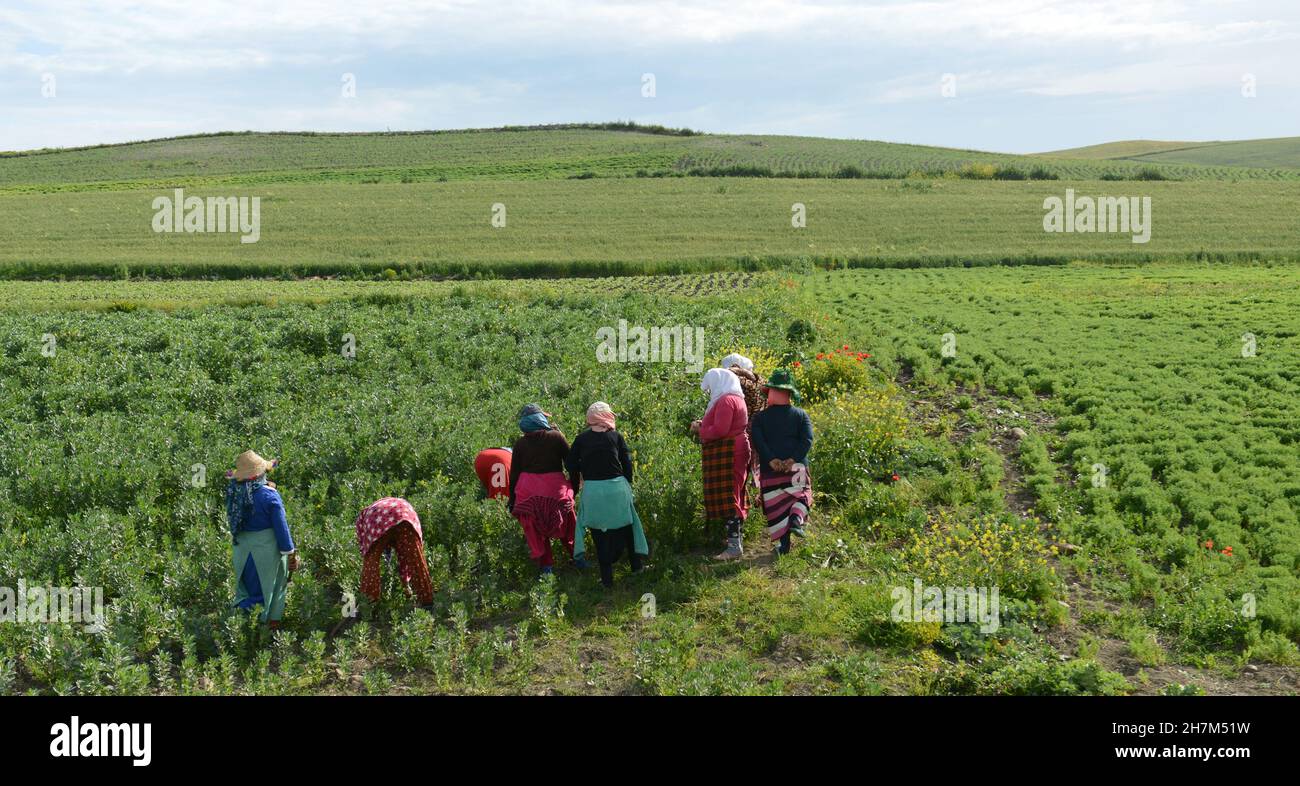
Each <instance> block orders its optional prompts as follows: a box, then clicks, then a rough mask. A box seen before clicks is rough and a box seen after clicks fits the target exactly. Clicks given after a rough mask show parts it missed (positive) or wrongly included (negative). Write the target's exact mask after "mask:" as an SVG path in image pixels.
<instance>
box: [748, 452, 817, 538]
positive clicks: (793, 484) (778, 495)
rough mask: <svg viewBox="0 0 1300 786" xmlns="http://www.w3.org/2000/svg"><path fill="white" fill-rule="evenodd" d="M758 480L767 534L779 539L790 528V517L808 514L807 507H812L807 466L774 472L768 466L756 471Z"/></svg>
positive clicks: (802, 516)
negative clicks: (792, 470) (790, 470)
mask: <svg viewBox="0 0 1300 786" xmlns="http://www.w3.org/2000/svg"><path fill="white" fill-rule="evenodd" d="M758 479H759V488H760V490H761V491H762V494H763V515H764V516H765V517H766V518H767V534H768V537H770V538H771V539H772V540H780V539H781V538H782V537H784V536H785V533H787V532H789V531H790V525H791V523H792V521H791V519H792V518H798V519H806V518H807V517H808V509H809V508H811V507H812V479H811V478H809V477H808V470H807V469H806V468H802V471H801V470H800V469H796V470H795V471H794V472H773V471H771V470H770V469H768V468H767V467H762V468H761V469H760V470H759V476H758Z"/></svg>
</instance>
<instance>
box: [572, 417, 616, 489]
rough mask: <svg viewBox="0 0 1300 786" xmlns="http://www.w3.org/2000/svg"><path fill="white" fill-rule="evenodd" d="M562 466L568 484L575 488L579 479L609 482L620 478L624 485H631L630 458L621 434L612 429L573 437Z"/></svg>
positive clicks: (587, 432) (586, 432) (588, 431)
mask: <svg viewBox="0 0 1300 786" xmlns="http://www.w3.org/2000/svg"><path fill="white" fill-rule="evenodd" d="M564 465H565V466H566V467H568V469H569V481H570V482H571V483H573V485H574V487H575V488H576V487H577V486H578V485H579V484H580V483H581V482H582V479H583V478H586V479H587V480H609V479H611V478H616V477H618V476H619V475H622V476H623V477H625V478H627V482H628V483H631V482H632V456H631V454H630V453H628V450H627V442H626V441H624V440H623V435H622V434H620V433H618V431H617V430H614V429H611V430H610V431H592V430H591V429H587V430H586V431H584V432H582V433H581V434H579V435H578V436H576V437H574V439H573V444H572V445H570V446H569V457H568V458H567V459H565V460H564Z"/></svg>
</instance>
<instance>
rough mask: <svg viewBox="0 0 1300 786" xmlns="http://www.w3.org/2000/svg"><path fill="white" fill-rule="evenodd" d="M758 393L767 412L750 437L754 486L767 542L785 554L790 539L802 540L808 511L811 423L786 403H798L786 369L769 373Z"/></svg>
mask: <svg viewBox="0 0 1300 786" xmlns="http://www.w3.org/2000/svg"><path fill="white" fill-rule="evenodd" d="M763 387H764V388H765V389H766V390H767V407H765V408H764V409H763V411H762V412H760V413H758V414H757V415H755V416H754V423H753V434H752V436H753V440H754V450H755V451H757V452H758V482H759V488H760V490H761V491H762V494H763V515H764V516H765V517H766V518H767V534H768V537H770V538H771V539H772V540H773V541H775V542H776V543H777V546H776V552H777V554H788V553H790V534H791V533H794V534H795V535H798V536H800V537H803V534H804V533H803V526H804V520H805V519H806V518H807V517H808V509H809V508H811V507H812V484H811V482H810V480H809V478H808V451H809V450H811V449H812V443H813V430H812V421H811V420H809V419H808V413H807V412H804V411H803V410H802V409H800V408H799V407H796V406H793V405H792V404H791V403H790V402H791V399H793V400H795V401H798V400H799V391H798V390H796V389H795V386H794V379H793V377H792V376H791V374H790V371H789V370H788V369H784V368H779V369H777V370H776V371H773V372H772V376H771V377H769V378H768V380H767V383H766V384H765V385H764V386H763Z"/></svg>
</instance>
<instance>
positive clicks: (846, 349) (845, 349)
mask: <svg viewBox="0 0 1300 786" xmlns="http://www.w3.org/2000/svg"><path fill="white" fill-rule="evenodd" d="M844 351H845V352H848V351H849V345H848V344H845V345H844Z"/></svg>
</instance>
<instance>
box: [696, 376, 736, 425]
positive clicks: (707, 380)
mask: <svg viewBox="0 0 1300 786" xmlns="http://www.w3.org/2000/svg"><path fill="white" fill-rule="evenodd" d="M700 390H703V391H704V392H705V393H708V394H709V407H708V409H706V410H704V414H705V415H707V414H709V410H711V409H713V405H714V404H716V403H718V399H720V398H722V397H723V396H740V397H741V398H742V399H743V398H744V397H745V393H744V391H742V390H741V389H740V379H739V378H738V377H737V376H736V375H735V374H732V373H731V372H730V371H728V370H726V369H725V368H711V369H709V370H708V371H706V372H704V379H702V380H700Z"/></svg>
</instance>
